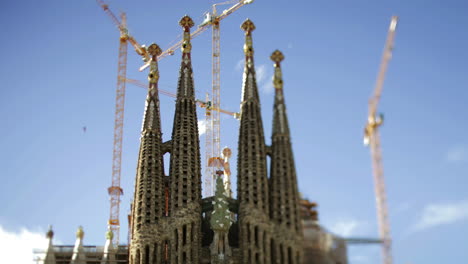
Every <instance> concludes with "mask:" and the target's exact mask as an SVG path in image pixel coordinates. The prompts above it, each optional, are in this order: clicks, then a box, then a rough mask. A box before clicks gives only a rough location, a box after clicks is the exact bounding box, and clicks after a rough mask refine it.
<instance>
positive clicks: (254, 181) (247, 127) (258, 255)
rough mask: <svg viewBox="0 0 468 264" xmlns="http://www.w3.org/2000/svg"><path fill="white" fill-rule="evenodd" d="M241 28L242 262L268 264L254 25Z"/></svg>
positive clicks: (248, 23)
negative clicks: (242, 43)
mask: <svg viewBox="0 0 468 264" xmlns="http://www.w3.org/2000/svg"><path fill="white" fill-rule="evenodd" d="M241 28H242V29H243V30H244V31H245V45H244V54H245V67H244V80H243V87H242V103H241V118H240V128H239V147H238V153H239V154H238V158H237V188H238V189H237V194H238V200H239V228H240V236H239V244H240V251H241V258H242V263H267V262H269V261H270V259H269V250H270V247H269V237H270V234H269V232H268V230H269V227H270V225H269V224H268V223H269V214H268V211H269V206H268V178H267V162H266V147H265V138H264V132H263V125H262V117H261V111H260V99H259V96H258V89H257V82H256V79H255V67H254V60H253V54H254V50H253V46H252V31H253V30H254V29H255V25H254V24H253V23H252V21H250V20H249V19H247V20H246V21H245V22H244V23H243V24H242V26H241Z"/></svg>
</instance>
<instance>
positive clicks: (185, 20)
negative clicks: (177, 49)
mask: <svg viewBox="0 0 468 264" xmlns="http://www.w3.org/2000/svg"><path fill="white" fill-rule="evenodd" d="M179 25H180V26H181V27H183V28H184V42H183V43H182V46H181V50H182V53H190V51H192V44H191V43H190V28H191V27H193V25H194V23H193V20H192V19H191V18H190V17H189V16H187V15H185V16H184V17H182V19H181V20H180V21H179Z"/></svg>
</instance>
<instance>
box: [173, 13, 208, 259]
mask: <svg viewBox="0 0 468 264" xmlns="http://www.w3.org/2000/svg"><path fill="white" fill-rule="evenodd" d="M179 25H180V26H181V27H182V28H183V30H184V33H183V34H184V39H183V44H182V63H181V66H180V72H179V81H178V87H177V99H176V106H175V115H174V124H173V129H172V149H171V157H170V169H169V171H170V175H169V177H170V202H169V204H170V210H169V216H170V219H171V222H172V228H173V232H172V239H171V240H172V242H171V243H172V244H171V247H173V248H171V250H170V253H171V261H174V263H194V264H196V263H199V258H200V257H199V254H200V252H201V217H200V216H201V166H200V142H199V137H198V125H197V122H198V119H197V111H196V101H195V94H194V82H193V71H192V61H191V54H190V52H191V50H192V45H191V43H190V28H191V27H193V25H194V23H193V20H192V19H191V18H190V17H188V16H184V17H183V18H182V19H181V20H180V22H179ZM177 261H179V262H177Z"/></svg>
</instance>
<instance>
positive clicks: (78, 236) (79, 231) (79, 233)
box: [76, 226, 84, 239]
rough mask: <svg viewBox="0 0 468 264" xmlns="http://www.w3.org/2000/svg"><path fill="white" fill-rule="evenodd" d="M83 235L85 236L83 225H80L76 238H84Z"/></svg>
mask: <svg viewBox="0 0 468 264" xmlns="http://www.w3.org/2000/svg"><path fill="white" fill-rule="evenodd" d="M83 237H84V231H83V227H82V226H79V227H78V230H77V231H76V238H79V239H83Z"/></svg>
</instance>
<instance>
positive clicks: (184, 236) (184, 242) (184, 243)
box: [182, 225, 187, 246]
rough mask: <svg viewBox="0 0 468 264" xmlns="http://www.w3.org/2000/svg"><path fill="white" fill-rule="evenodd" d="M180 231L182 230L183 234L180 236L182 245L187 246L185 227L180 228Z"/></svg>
mask: <svg viewBox="0 0 468 264" xmlns="http://www.w3.org/2000/svg"><path fill="white" fill-rule="evenodd" d="M182 230H183V232H182V234H183V235H182V239H183V240H182V241H183V243H182V244H183V245H184V246H185V245H186V244H187V225H184V226H183V227H182Z"/></svg>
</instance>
